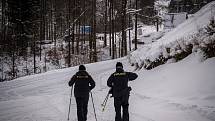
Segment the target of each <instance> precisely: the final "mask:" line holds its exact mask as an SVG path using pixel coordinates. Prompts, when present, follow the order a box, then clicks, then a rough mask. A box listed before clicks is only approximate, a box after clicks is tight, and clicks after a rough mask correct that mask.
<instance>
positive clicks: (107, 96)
mask: <svg viewBox="0 0 215 121" xmlns="http://www.w3.org/2000/svg"><path fill="white" fill-rule="evenodd" d="M108 97H109V93H108V94H107V96H106V97H105V99H104V101H103V103H102V104H101V105H102V106H104V105H105V102H106V101H107V98H108Z"/></svg>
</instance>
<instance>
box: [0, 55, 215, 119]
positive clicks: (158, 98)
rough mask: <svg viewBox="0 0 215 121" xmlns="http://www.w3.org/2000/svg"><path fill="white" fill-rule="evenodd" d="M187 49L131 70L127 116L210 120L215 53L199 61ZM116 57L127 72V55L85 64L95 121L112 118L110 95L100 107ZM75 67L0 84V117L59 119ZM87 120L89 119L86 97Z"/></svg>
mask: <svg viewBox="0 0 215 121" xmlns="http://www.w3.org/2000/svg"><path fill="white" fill-rule="evenodd" d="M200 58H201V55H199V54H197V53H196V54H192V55H190V56H189V57H187V58H185V59H184V60H182V61H180V62H178V63H172V64H165V65H163V66H159V67H157V68H155V69H152V70H150V71H146V70H140V71H137V74H138V75H139V77H138V79H137V80H135V81H134V82H131V83H130V85H131V86H132V88H133V90H132V93H131V96H130V120H131V121H214V120H215V82H214V80H215V75H214V72H215V58H210V59H208V60H206V61H204V62H201V59H200ZM117 61H121V62H123V64H124V67H125V70H128V71H133V67H131V66H130V64H129V63H128V60H127V58H121V59H117V60H110V61H104V62H99V63H94V64H88V65H86V66H87V70H88V71H89V73H90V74H91V75H92V77H93V78H94V79H95V81H96V88H95V89H94V90H93V92H92V93H93V98H94V102H95V107H96V113H97V118H98V121H113V120H114V115H115V113H114V107H113V99H112V98H110V100H109V101H108V104H107V107H106V110H105V111H104V112H102V110H101V103H102V101H103V100H104V98H105V96H106V94H107V91H108V87H107V86H106V81H107V78H108V76H109V75H110V74H111V73H112V72H114V71H115V64H116V62H117ZM77 69H78V68H77V67H72V68H68V69H61V70H54V71H50V72H47V73H44V74H38V75H32V76H28V77H22V78H18V79H16V80H13V81H10V82H3V83H1V85H0V95H1V97H0V120H1V121H65V120H67V113H68V105H69V97H70V89H71V88H69V87H68V85H67V83H68V81H69V79H70V78H71V76H72V75H73V74H75V72H76V71H77ZM88 110H89V113H88V119H89V120H88V121H95V118H94V113H93V108H92V103H91V100H90V101H89V108H88ZM70 117H71V121H76V120H77V116H76V103H75V100H74V97H73V98H72V105H71V115H70Z"/></svg>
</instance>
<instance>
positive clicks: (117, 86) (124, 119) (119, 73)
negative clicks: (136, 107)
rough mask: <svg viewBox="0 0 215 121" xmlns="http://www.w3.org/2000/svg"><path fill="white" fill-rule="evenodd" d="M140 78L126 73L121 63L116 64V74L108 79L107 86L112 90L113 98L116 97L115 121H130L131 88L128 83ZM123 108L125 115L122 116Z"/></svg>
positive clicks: (134, 74)
mask: <svg viewBox="0 0 215 121" xmlns="http://www.w3.org/2000/svg"><path fill="white" fill-rule="evenodd" d="M137 77H138V75H137V74H136V73H132V72H125V71H124V70H123V65H122V63H121V62H117V64H116V72H114V73H113V74H111V76H110V77H109V78H108V81H107V86H109V87H111V88H112V93H113V94H112V96H113V97H114V107H115V112H116V116H115V121H129V112H128V106H129V94H130V91H131V87H129V86H128V81H132V80H135V79H136V78H137ZM121 107H122V109H123V115H122V116H121Z"/></svg>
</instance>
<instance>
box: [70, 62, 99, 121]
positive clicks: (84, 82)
mask: <svg viewBox="0 0 215 121" xmlns="http://www.w3.org/2000/svg"><path fill="white" fill-rule="evenodd" d="M73 84H75V88H74V95H75V99H76V104H77V116H78V121H86V120H87V107H88V101H89V92H90V91H91V90H92V89H93V88H94V87H95V81H94V80H93V78H92V77H91V76H90V75H89V74H88V73H87V71H86V67H85V66H84V65H80V66H79V71H78V72H77V73H76V74H75V75H73V77H72V78H71V80H70V81H69V86H73Z"/></svg>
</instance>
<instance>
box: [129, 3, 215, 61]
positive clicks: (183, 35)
mask: <svg viewBox="0 0 215 121" xmlns="http://www.w3.org/2000/svg"><path fill="white" fill-rule="evenodd" d="M214 11H215V1H213V2H211V3H209V4H207V5H206V6H204V7H203V8H202V9H201V10H200V11H199V12H197V13H196V14H194V15H193V16H192V17H191V18H189V19H188V20H186V21H185V22H183V23H182V24H180V25H179V26H177V27H176V28H175V29H173V30H172V31H170V32H168V33H166V34H165V35H164V36H163V37H162V38H160V39H159V40H157V42H154V43H152V44H151V45H145V46H144V47H143V48H139V49H138V50H137V51H135V52H133V53H132V54H131V55H132V56H131V61H132V63H139V64H140V65H141V63H142V61H143V60H144V59H150V60H151V61H154V60H155V59H157V58H158V57H159V55H160V54H161V53H165V52H163V51H164V49H165V48H166V47H167V48H171V47H172V46H175V45H176V44H180V43H182V42H184V40H185V41H186V43H187V44H189V43H192V42H191V41H193V40H192V37H193V36H194V35H195V34H197V33H198V32H199V31H201V30H202V29H203V28H205V27H206V26H207V25H208V24H209V23H210V20H211V18H215V13H214ZM174 44H175V45H174ZM170 53H171V52H170Z"/></svg>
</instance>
